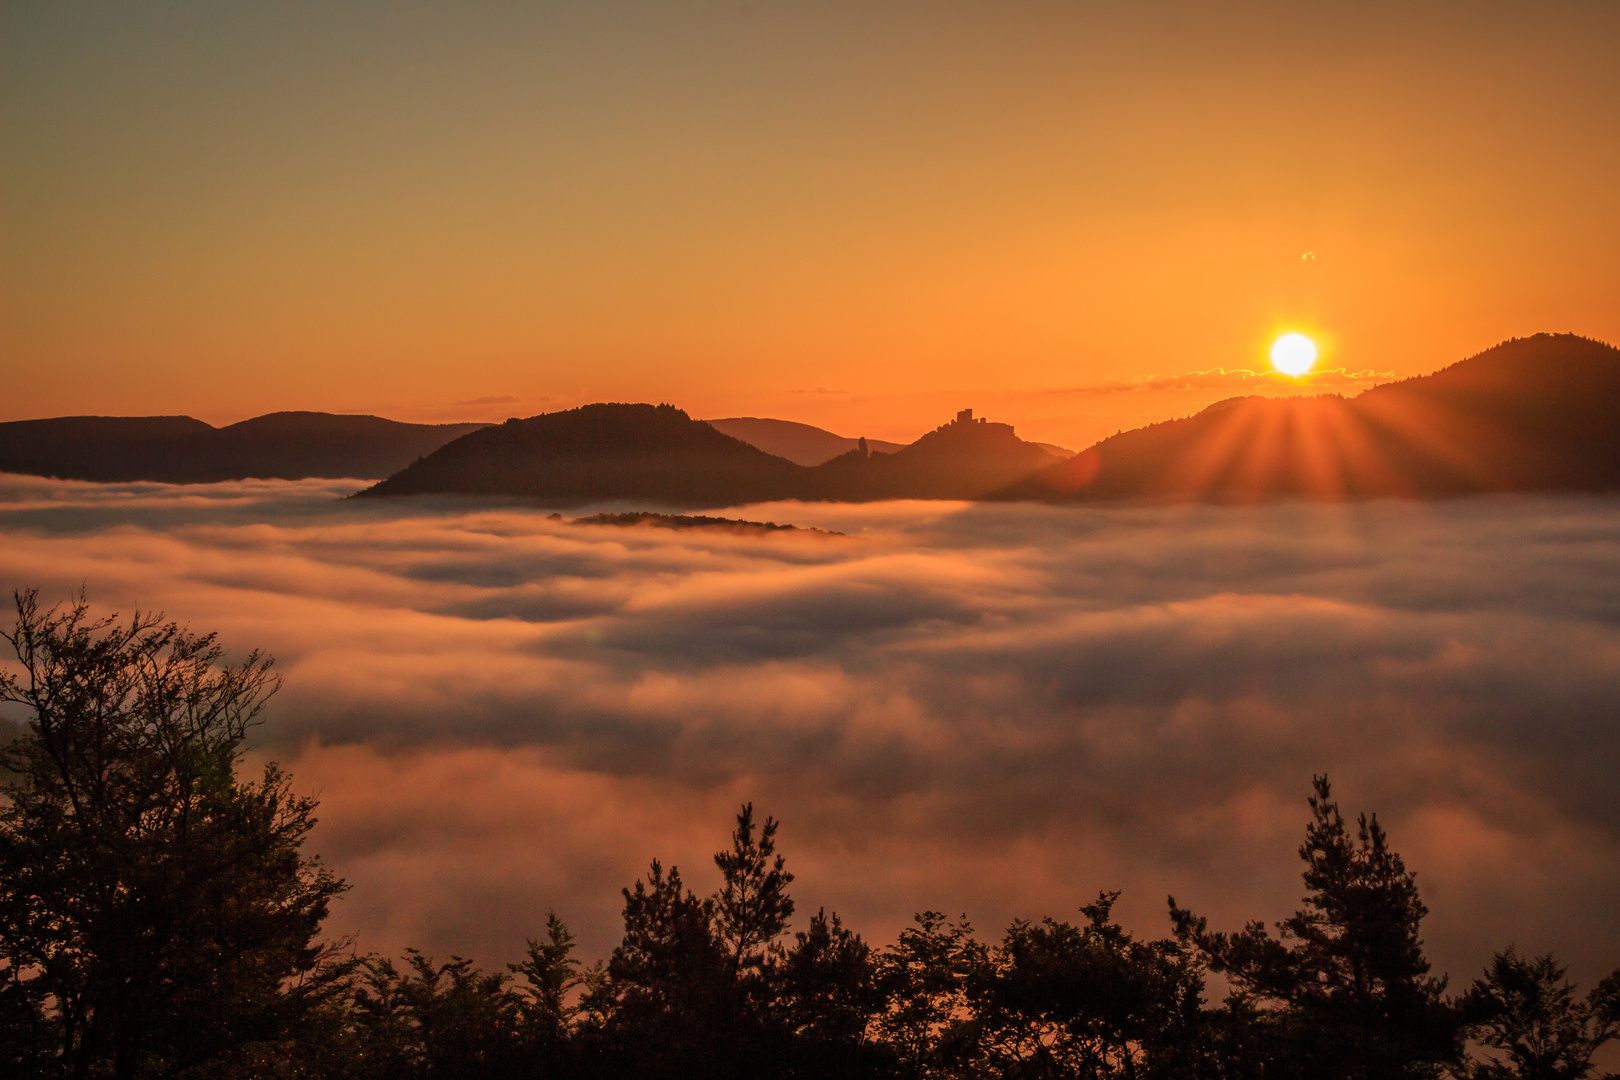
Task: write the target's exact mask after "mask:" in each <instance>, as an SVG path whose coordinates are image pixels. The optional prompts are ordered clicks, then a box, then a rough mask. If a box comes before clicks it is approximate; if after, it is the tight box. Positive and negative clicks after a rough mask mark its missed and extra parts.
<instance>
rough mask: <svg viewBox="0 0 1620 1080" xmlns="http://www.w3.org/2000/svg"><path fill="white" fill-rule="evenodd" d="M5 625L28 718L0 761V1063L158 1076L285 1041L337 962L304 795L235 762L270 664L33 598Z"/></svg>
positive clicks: (0, 685)
mask: <svg viewBox="0 0 1620 1080" xmlns="http://www.w3.org/2000/svg"><path fill="white" fill-rule="evenodd" d="M0 636H3V637H4V638H5V639H6V640H7V641H8V642H9V643H10V644H11V646H12V648H13V649H14V650H15V653H16V656H17V659H18V662H19V664H20V670H19V671H18V672H17V673H14V674H12V673H7V674H0V701H4V702H9V703H12V704H14V705H19V706H22V707H23V708H24V709H26V710H27V713H28V728H27V732H26V734H25V735H24V736H23V737H22V738H20V739H18V740H17V741H16V742H15V743H13V744H12V745H11V746H10V747H9V748H7V749H6V750H5V752H4V755H3V756H0V767H3V769H4V771H5V776H6V779H7V785H6V788H5V790H4V803H3V805H0V986H3V987H4V991H3V993H4V1011H5V1035H6V1042H5V1045H4V1047H3V1049H0V1063H4V1065H5V1068H4V1069H3V1070H0V1071H4V1072H5V1073H6V1075H10V1076H59V1075H60V1076H100V1075H111V1076H117V1077H135V1076H156V1075H170V1074H176V1073H180V1072H183V1071H185V1070H187V1069H195V1068H199V1067H202V1066H205V1065H210V1064H214V1065H217V1064H219V1063H221V1062H224V1061H227V1060H228V1059H230V1058H232V1057H233V1056H234V1055H239V1054H242V1053H245V1052H247V1051H248V1050H249V1048H251V1047H254V1046H261V1045H263V1044H273V1043H276V1042H279V1041H281V1040H285V1039H288V1038H292V1037H295V1036H296V1035H297V1034H298V1032H299V1024H300V1023H301V1022H302V1021H303V1020H305V1019H306V1018H308V1017H309V1016H311V1015H312V1014H314V1013H316V1012H318V1011H319V1010H320V1008H321V1007H322V1005H323V1003H324V1002H325V1000H326V999H327V998H328V997H329V996H330V995H331V994H332V993H334V992H335V989H336V984H337V981H338V980H339V978H340V977H341V974H342V971H341V965H334V964H333V963H331V962H330V961H331V958H330V956H329V955H328V954H327V953H326V952H325V951H324V950H323V949H322V948H321V947H320V946H319V945H318V944H316V943H315V937H316V935H317V933H318V931H319V928H320V924H321V921H322V920H323V919H324V918H325V917H326V912H327V905H328V902H329V901H330V900H331V898H332V897H333V896H335V895H337V894H338V893H339V892H340V891H341V890H342V888H343V886H342V884H341V883H340V882H338V881H337V880H335V879H334V878H333V877H332V876H331V875H330V874H328V873H327V872H326V871H325V870H324V869H322V868H321V866H320V864H319V863H318V862H315V861H313V860H310V859H307V858H305V857H304V855H303V854H302V851H301V848H302V845H303V842H304V840H305V838H306V837H307V836H308V834H309V830H310V829H311V828H312V827H313V825H314V818H313V816H312V814H313V811H314V802H313V801H312V800H309V799H303V798H299V797H297V796H295V795H293V794H292V793H291V790H290V786H289V783H288V780H287V778H286V777H285V776H284V775H283V774H282V773H281V772H280V771H279V770H278V769H277V768H276V767H275V766H274V765H269V766H267V767H266V768H265V770H264V773H263V775H262V777H261V778H260V779H259V780H258V781H257V782H244V781H242V780H239V779H238V777H237V775H236V769H237V766H238V764H239V763H240V760H241V745H242V740H243V737H244V735H245V733H246V730H247V727H248V725H249V724H250V723H251V722H252V720H253V718H254V716H255V714H256V713H257V712H258V710H259V708H260V707H261V705H262V704H263V702H264V700H265V698H266V697H268V696H269V694H270V693H271V692H272V691H273V690H274V688H275V682H274V679H273V678H272V676H271V674H270V662H269V661H268V660H267V659H264V658H262V657H260V656H259V655H258V654H253V655H250V656H249V657H247V659H245V660H244V661H243V662H242V663H240V664H238V665H236V666H220V663H219V662H220V660H221V657H222V652H221V650H220V648H219V646H218V645H216V644H215V641H214V638H213V637H212V636H211V635H210V636H206V637H197V636H193V635H191V634H188V633H186V632H185V631H184V630H182V629H180V628H179V627H178V626H176V625H175V624H174V623H165V622H163V621H162V619H161V618H160V617H153V616H149V615H139V614H137V615H136V616H135V617H134V618H132V619H130V620H129V621H128V622H127V623H123V624H117V623H115V622H114V621H113V620H112V619H100V620H97V619H93V618H92V617H91V616H90V614H89V610H88V605H87V604H86V603H85V602H84V601H83V599H81V600H80V601H79V602H77V603H75V604H72V605H70V606H69V607H68V608H67V609H66V610H62V609H59V608H52V609H50V610H46V611H42V610H40V609H39V607H38V605H37V602H36V599H35V596H34V594H33V593H22V594H18V595H17V596H16V625H15V628H14V629H13V630H12V631H11V632H10V633H6V634H0Z"/></svg>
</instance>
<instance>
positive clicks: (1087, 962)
mask: <svg viewBox="0 0 1620 1080" xmlns="http://www.w3.org/2000/svg"><path fill="white" fill-rule="evenodd" d="M1118 898H1119V894H1118V893H1117V892H1108V893H1102V894H1100V895H1099V896H1098V897H1097V900H1096V901H1095V902H1094V903H1091V904H1087V905H1085V906H1084V907H1083V908H1081V913H1082V914H1084V915H1085V916H1086V923H1085V925H1083V926H1074V925H1071V924H1069V923H1063V922H1057V921H1055V920H1053V919H1045V920H1043V921H1041V922H1040V923H1030V922H1027V921H1024V920H1018V921H1016V922H1014V923H1013V924H1012V926H1011V927H1009V928H1008V930H1007V933H1006V936H1005V938H1004V939H1003V940H1002V943H1001V945H1000V946H999V947H997V949H996V950H995V951H994V954H993V955H992V956H991V958H990V963H989V965H988V966H987V968H986V969H985V975H986V976H987V977H985V978H981V979H979V980H977V981H978V985H977V986H975V985H973V984H971V983H970V986H969V998H970V1000H971V1003H972V1005H973V1009H974V1013H975V1015H976V1016H977V1018H978V1024H979V1027H980V1029H981V1039H982V1046H983V1053H984V1057H985V1059H986V1061H987V1062H988V1063H989V1064H990V1065H991V1067H992V1068H993V1069H994V1070H995V1072H996V1073H997V1074H998V1075H1017V1076H1054V1077H1056V1076H1087V1077H1116V1076H1117V1077H1147V1076H1167V1075H1174V1074H1175V1072H1176V1070H1177V1069H1182V1068H1184V1067H1189V1066H1190V1065H1191V1063H1192V1062H1193V1061H1194V1060H1195V1059H1196V1058H1197V1057H1198V1053H1197V1050H1196V1049H1195V1043H1196V1040H1197V1038H1198V1032H1199V1026H1200V1008H1201V1006H1202V1004H1203V1000H1202V992H1203V974H1202V972H1201V971H1200V970H1199V968H1198V967H1197V965H1196V964H1195V963H1193V962H1192V960H1191V959H1190V958H1189V957H1188V956H1187V955H1186V951H1185V950H1184V949H1183V948H1182V946H1181V945H1179V944H1178V943H1177V942H1175V941H1151V942H1149V941H1137V940H1135V939H1134V938H1132V937H1131V935H1130V934H1128V933H1126V932H1125V930H1124V929H1123V928H1122V927H1120V926H1119V925H1118V924H1117V923H1114V922H1113V921H1112V920H1111V917H1110V916H1111V914H1112V912H1113V907H1114V902H1115V901H1116V900H1117V899H1118Z"/></svg>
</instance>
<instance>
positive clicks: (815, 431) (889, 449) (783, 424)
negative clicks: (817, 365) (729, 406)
mask: <svg viewBox="0 0 1620 1080" xmlns="http://www.w3.org/2000/svg"><path fill="white" fill-rule="evenodd" d="M708 423H709V425H710V426H712V427H713V428H714V429H715V430H716V431H720V432H724V433H725V434H727V435H730V436H731V437H732V438H734V439H741V440H742V441H743V442H745V443H748V444H749V445H750V446H757V447H759V448H760V449H761V450H763V451H765V452H766V453H767V454H775V455H776V456H777V457H784V458H787V459H788V460H789V461H791V462H794V463H795V464H798V465H810V466H814V465H820V464H821V463H822V462H824V461H831V460H832V459H833V458H835V457H837V456H838V455H839V454H847V453H849V452H850V451H851V450H854V449H855V448H856V447H857V446H859V444H860V440H859V439H849V438H845V437H844V436H842V435H835V434H833V433H832V432H830V431H828V430H827V429H825V428H818V427H815V426H813V425H811V424H801V423H798V422H796V421H793V420H772V419H769V418H767V417H762V416H728V417H725V418H724V419H720V420H710V421H708ZM866 445H867V448H868V449H870V450H876V451H878V452H879V453H884V454H892V453H894V452H895V451H896V450H899V449H901V448H903V447H904V446H905V444H904V443H895V442H884V441H883V440H882V439H868V440H867V441H866Z"/></svg>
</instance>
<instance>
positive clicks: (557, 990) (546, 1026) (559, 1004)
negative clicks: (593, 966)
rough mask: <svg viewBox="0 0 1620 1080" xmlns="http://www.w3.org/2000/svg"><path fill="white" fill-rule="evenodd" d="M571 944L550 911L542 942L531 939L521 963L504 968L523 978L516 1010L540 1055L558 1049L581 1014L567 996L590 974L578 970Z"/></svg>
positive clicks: (570, 935) (568, 936)
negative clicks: (547, 1050)
mask: <svg viewBox="0 0 1620 1080" xmlns="http://www.w3.org/2000/svg"><path fill="white" fill-rule="evenodd" d="M574 944H575V942H574V935H573V934H572V933H570V932H569V929H568V927H567V926H565V925H564V924H563V921H562V920H561V919H559V918H558V917H557V913H556V912H552V913H550V914H549V915H547V916H546V937H545V940H544V941H536V940H534V939H533V938H530V939H529V947H528V956H527V957H526V958H525V959H524V960H523V962H522V963H520V964H508V965H507V967H508V968H510V969H511V971H512V972H513V974H515V975H518V976H521V977H522V979H523V990H522V991H520V992H519V1002H518V1010H519V1013H520V1014H521V1018H522V1028H523V1031H524V1034H525V1036H526V1038H527V1041H528V1042H529V1043H530V1044H531V1046H533V1047H535V1048H536V1049H537V1050H538V1051H540V1052H542V1053H543V1052H544V1050H545V1049H546V1048H555V1047H559V1046H561V1044H562V1043H563V1042H564V1040H566V1038H567V1037H568V1034H569V1031H570V1029H571V1027H572V1024H573V1021H574V1019H575V1017H577V1016H578V1015H579V1013H580V1009H581V1006H580V1005H579V1004H578V1003H577V1002H574V1001H571V1000H570V997H571V995H572V992H573V991H574V990H576V989H578V988H579V987H582V986H584V985H585V984H586V982H587V980H588V979H589V975H588V974H586V973H582V972H581V971H580V964H579V961H578V960H575V959H574V958H573V952H574Z"/></svg>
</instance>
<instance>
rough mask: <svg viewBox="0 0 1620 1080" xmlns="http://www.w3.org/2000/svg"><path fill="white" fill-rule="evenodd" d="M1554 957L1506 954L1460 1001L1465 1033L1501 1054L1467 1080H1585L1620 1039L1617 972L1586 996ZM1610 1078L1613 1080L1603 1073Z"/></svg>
mask: <svg viewBox="0 0 1620 1080" xmlns="http://www.w3.org/2000/svg"><path fill="white" fill-rule="evenodd" d="M1565 974H1566V969H1565V968H1564V967H1563V966H1562V965H1561V964H1559V963H1558V961H1557V960H1556V959H1555V958H1553V957H1552V956H1538V957H1536V958H1534V959H1530V958H1528V957H1522V956H1520V955H1519V954H1518V953H1517V952H1516V951H1515V950H1514V949H1512V948H1511V947H1510V948H1508V949H1507V950H1506V951H1505V952H1499V953H1497V954H1496V955H1495V957H1493V958H1492V960H1491V965H1490V966H1489V967H1488V968H1486V969H1485V973H1484V974H1483V975H1481V976H1480V977H1479V978H1478V979H1477V980H1475V982H1474V985H1473V986H1472V987H1471V988H1469V991H1468V993H1467V994H1465V995H1463V1000H1462V1010H1463V1015H1464V1017H1465V1018H1466V1019H1467V1022H1468V1028H1469V1033H1470V1034H1471V1035H1472V1036H1473V1038H1474V1039H1475V1040H1477V1041H1478V1042H1479V1043H1480V1044H1481V1045H1483V1046H1485V1047H1487V1048H1489V1049H1490V1050H1494V1051H1497V1052H1498V1053H1497V1054H1495V1055H1492V1056H1491V1057H1490V1058H1489V1059H1488V1060H1486V1061H1482V1062H1476V1063H1473V1064H1471V1066H1470V1067H1469V1068H1467V1069H1465V1070H1463V1075H1464V1076H1466V1077H1469V1078H1470V1080H1509V1078H1517V1080H1585V1078H1587V1077H1591V1076H1593V1075H1594V1073H1593V1071H1592V1070H1593V1069H1594V1068H1596V1066H1595V1065H1594V1064H1593V1062H1592V1059H1593V1057H1594V1056H1595V1055H1596V1054H1597V1052H1598V1050H1599V1049H1600V1048H1601V1047H1603V1046H1604V1045H1605V1044H1607V1043H1608V1042H1610V1041H1611V1040H1613V1039H1615V1038H1616V1037H1620V971H1615V972H1613V973H1612V974H1610V975H1609V976H1608V977H1607V978H1605V979H1604V980H1603V981H1602V982H1600V983H1598V985H1597V986H1596V987H1595V988H1594V989H1593V990H1592V992H1591V993H1589V994H1587V995H1586V998H1585V999H1584V1000H1578V999H1577V998H1576V997H1575V990H1576V988H1575V987H1574V986H1573V985H1571V984H1570V982H1569V981H1568V980H1567V979H1566V978H1565V977H1564V976H1565ZM1601 1075H1602V1076H1604V1077H1612V1076H1614V1075H1615V1074H1613V1073H1603V1074H1601Z"/></svg>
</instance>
